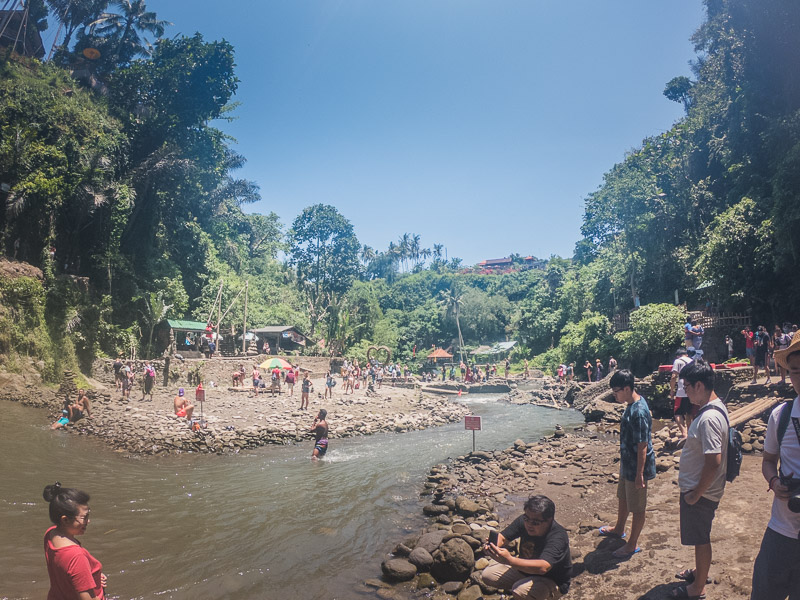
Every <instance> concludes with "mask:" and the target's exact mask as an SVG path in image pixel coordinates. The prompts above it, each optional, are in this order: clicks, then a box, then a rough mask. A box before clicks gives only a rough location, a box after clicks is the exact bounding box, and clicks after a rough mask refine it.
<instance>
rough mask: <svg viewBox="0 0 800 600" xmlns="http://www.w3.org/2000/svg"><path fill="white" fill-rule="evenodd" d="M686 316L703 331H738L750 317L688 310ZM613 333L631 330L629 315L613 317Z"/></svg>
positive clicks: (745, 314) (739, 314) (746, 324)
mask: <svg viewBox="0 0 800 600" xmlns="http://www.w3.org/2000/svg"><path fill="white" fill-rule="evenodd" d="M688 315H689V316H690V317H691V318H692V320H697V323H698V324H699V325H702V327H703V329H716V328H724V329H739V328H740V327H746V326H748V325H750V320H751V319H750V315H748V314H747V313H721V312H710V311H708V312H707V311H704V310H690V311H689V312H688ZM611 323H612V326H613V328H614V331H627V330H629V329H630V328H631V313H629V312H624V313H620V314H617V315H614V318H613V319H612V321H611Z"/></svg>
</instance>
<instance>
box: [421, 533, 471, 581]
mask: <svg viewBox="0 0 800 600" xmlns="http://www.w3.org/2000/svg"><path fill="white" fill-rule="evenodd" d="M473 566H475V555H474V553H473V550H472V547H471V546H470V545H469V544H468V543H467V542H465V541H464V540H463V539H461V538H453V539H450V540H447V541H446V542H444V543H442V544H441V545H440V546H439V549H438V550H437V551H436V552H435V553H434V554H433V566H432V567H431V574H432V575H433V576H434V577H435V578H436V580H437V581H465V580H466V579H467V577H469V575H470V573H471V572H472V567H473Z"/></svg>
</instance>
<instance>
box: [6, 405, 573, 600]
mask: <svg viewBox="0 0 800 600" xmlns="http://www.w3.org/2000/svg"><path fill="white" fill-rule="evenodd" d="M496 399H497V396H489V395H487V396H478V397H476V396H473V395H470V396H465V397H464V398H463V399H462V401H463V402H464V403H465V404H467V405H469V406H470V407H471V409H472V411H473V412H474V413H475V414H477V415H481V416H483V427H484V429H483V431H479V432H477V447H478V449H483V450H492V449H503V448H506V447H508V446H509V445H511V443H512V442H513V441H514V440H515V439H517V438H522V439H525V440H526V441H531V440H534V439H537V438H539V437H540V436H542V435H546V434H549V433H551V432H552V430H553V426H554V425H555V423H561V424H562V425H564V426H567V427H568V426H574V425H576V424H578V423H581V422H582V419H581V417H580V415H579V414H578V413H574V412H571V411H566V412H562V411H556V410H550V409H544V408H539V407H536V406H514V405H510V404H506V403H499V402H497V401H496ZM0 408H2V411H3V415H4V416H3V425H4V427H3V431H2V434H0V456H2V459H0V531H2V533H3V536H2V537H3V540H4V543H3V544H2V545H0V598H44V597H45V596H46V595H47V590H48V588H49V582H48V577H47V570H46V568H45V563H44V554H43V550H42V535H43V533H44V531H45V529H46V528H47V527H48V526H49V520H48V517H47V504H46V503H45V502H44V500H42V497H41V493H42V489H43V488H44V486H45V485H47V484H48V483H52V482H54V481H56V480H59V481H61V482H62V484H64V485H66V486H73V487H79V488H81V489H83V490H85V491H86V492H88V493H89V494H91V497H92V499H91V502H90V505H91V508H92V521H91V524H90V526H89V529H88V531H87V533H86V535H84V536H83V538H82V539H81V541H82V543H83V544H84V545H85V546H86V547H87V548H88V549H89V551H90V552H92V554H94V556H96V557H97V558H98V559H100V560H101V561H102V562H103V565H104V571H105V573H106V574H107V575H108V577H109V588H108V592H109V594H110V595H111V596H119V597H120V598H179V599H192V600H203V599H206V598H208V599H211V598H234V597H236V598H242V599H250V598H263V599H273V598H275V599H286V598H295V599H298V600H311V599H313V600H317V599H319V600H321V599H331V598H339V599H343V598H363V597H364V596H362V595H361V594H360V593H358V592H356V591H355V589H354V587H355V585H356V584H357V583H358V582H359V581H363V580H364V579H367V578H370V577H378V576H379V575H380V563H381V561H382V560H383V559H384V558H385V556H386V553H387V552H389V551H390V550H391V549H392V547H393V546H394V545H395V544H396V543H397V542H398V541H400V540H402V539H403V538H404V537H405V536H406V535H407V532H409V531H416V530H418V529H419V528H420V527H421V526H422V525H423V524H424V520H423V517H422V516H421V510H420V507H421V504H420V498H419V492H420V490H421V489H422V483H423V482H424V479H425V475H426V473H427V471H428V469H429V468H430V467H431V466H432V465H434V464H436V463H439V462H442V461H444V460H445V459H447V458H448V457H455V456H459V455H461V454H465V453H467V452H469V451H470V450H471V449H472V434H471V432H467V431H464V425H463V423H461V424H453V425H448V426H444V427H439V428H436V429H429V430H426V431H415V432H411V433H404V434H381V435H373V436H367V437H361V438H350V439H343V440H339V439H334V440H332V441H331V446H330V450H329V452H328V455H327V457H326V458H325V459H324V460H322V461H318V462H312V461H311V460H309V457H310V454H311V450H312V444H311V443H310V442H309V443H306V444H302V445H297V446H285V447H274V446H272V447H265V448H260V449H258V450H253V451H246V452H242V453H240V454H237V455H223V456H210V455H192V454H184V455H180V456H167V457H147V458H141V459H131V458H126V457H124V456H122V455H120V454H118V453H115V452H113V451H111V450H109V449H107V448H106V447H104V446H103V445H102V444H101V443H100V442H99V441H98V440H95V439H91V438H86V437H82V436H76V435H70V434H67V433H63V432H57V431H56V432H53V431H50V430H49V429H48V428H47V427H46V426H42V425H41V423H42V419H43V418H44V417H43V414H42V413H39V412H38V411H37V410H36V409H32V408H28V407H23V406H20V405H18V404H15V403H9V402H0ZM527 491H528V490H521V492H522V493H525V492H527ZM373 597H374V596H373Z"/></svg>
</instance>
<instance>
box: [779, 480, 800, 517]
mask: <svg viewBox="0 0 800 600" xmlns="http://www.w3.org/2000/svg"><path fill="white" fill-rule="evenodd" d="M780 478H781V485H783V486H784V487H786V488H788V490H789V510H790V511H792V512H795V513H800V479H798V478H797V477H794V476H792V475H783V474H782V473H781V475H780Z"/></svg>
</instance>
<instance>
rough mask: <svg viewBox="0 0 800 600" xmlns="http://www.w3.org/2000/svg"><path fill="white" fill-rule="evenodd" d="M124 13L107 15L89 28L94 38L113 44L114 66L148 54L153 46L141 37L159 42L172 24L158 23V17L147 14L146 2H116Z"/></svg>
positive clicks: (131, 0)
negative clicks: (151, 38) (147, 37)
mask: <svg viewBox="0 0 800 600" xmlns="http://www.w3.org/2000/svg"><path fill="white" fill-rule="evenodd" d="M114 4H115V5H116V6H118V7H119V8H121V9H122V12H121V14H118V13H108V12H104V13H103V14H101V15H100V16H99V17H98V18H97V19H95V20H94V21H93V22H92V23H90V25H89V28H90V31H91V32H92V33H93V34H97V35H99V36H100V37H102V38H106V39H107V40H109V41H110V42H111V44H110V46H111V48H113V50H111V56H110V57H109V61H110V62H111V64H113V65H120V64H125V63H128V62H130V61H131V60H132V59H133V58H135V57H136V56H139V55H143V54H149V46H150V43H149V42H148V41H147V40H145V39H144V37H142V35H141V34H147V33H149V34H151V35H153V36H155V37H156V38H160V37H161V36H162V35H164V29H165V28H166V27H167V26H168V25H172V23H170V22H168V21H159V20H158V18H156V13H154V12H152V11H148V10H147V6H146V5H145V0H115V2H114Z"/></svg>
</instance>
